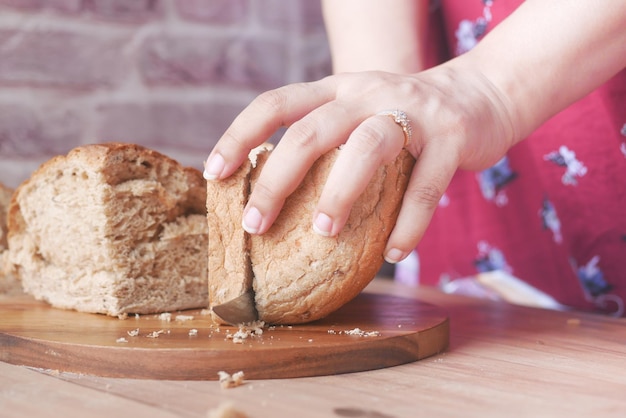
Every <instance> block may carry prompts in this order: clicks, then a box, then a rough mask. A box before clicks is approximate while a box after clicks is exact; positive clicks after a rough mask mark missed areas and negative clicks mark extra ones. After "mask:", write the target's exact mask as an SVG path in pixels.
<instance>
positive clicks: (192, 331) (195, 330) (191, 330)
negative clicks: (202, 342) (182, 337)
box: [189, 328, 198, 337]
mask: <svg viewBox="0 0 626 418" xmlns="http://www.w3.org/2000/svg"><path fill="white" fill-rule="evenodd" d="M197 335H198V330H197V329H195V328H193V329H190V330H189V336H190V337H195V336H197Z"/></svg>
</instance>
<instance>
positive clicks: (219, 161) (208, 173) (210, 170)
mask: <svg viewBox="0 0 626 418" xmlns="http://www.w3.org/2000/svg"><path fill="white" fill-rule="evenodd" d="M225 165H226V162H225V161H224V157H222V156H221V155H220V154H217V153H216V154H213V155H211V156H210V157H209V159H208V160H207V162H206V163H205V164H204V173H202V176H203V177H204V178H205V179H206V180H217V179H218V178H220V175H221V174H222V171H224V166H225Z"/></svg>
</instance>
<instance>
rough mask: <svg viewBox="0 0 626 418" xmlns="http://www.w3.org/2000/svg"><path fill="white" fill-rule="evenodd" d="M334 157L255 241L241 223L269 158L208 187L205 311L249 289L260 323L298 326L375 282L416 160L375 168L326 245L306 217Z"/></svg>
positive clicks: (323, 161)
mask: <svg viewBox="0 0 626 418" xmlns="http://www.w3.org/2000/svg"><path fill="white" fill-rule="evenodd" d="M340 152H341V150H340V149H337V150H334V151H331V152H329V153H327V154H326V155H324V156H322V157H321V158H320V159H319V160H318V161H317V162H316V163H315V164H314V165H313V167H312V168H311V169H310V171H309V172H308V174H307V176H306V177H305V179H304V181H303V182H302V183H301V185H300V186H299V188H298V189H297V190H296V191H295V192H294V193H293V194H292V195H290V196H289V197H288V198H287V200H286V202H285V205H284V207H283V209H282V211H281V214H280V215H279V217H278V218H277V219H276V221H275V223H274V224H273V225H272V227H271V228H270V229H269V230H268V231H267V232H266V233H265V234H262V235H252V236H251V235H249V234H247V233H246V232H245V231H244V230H243V229H242V227H241V220H242V214H243V209H244V206H245V204H246V201H247V198H248V195H249V193H250V190H251V189H252V188H254V184H255V182H256V180H257V178H258V175H259V173H260V171H261V169H262V167H263V165H264V163H265V161H266V160H267V158H268V155H269V151H263V152H261V153H260V154H258V155H256V156H255V158H253V159H252V161H247V162H245V163H244V164H243V165H242V166H241V167H240V168H239V169H238V171H237V172H236V173H235V174H234V175H233V176H231V177H229V178H228V179H225V180H223V181H219V182H207V219H208V224H209V302H210V306H211V307H213V306H216V305H220V304H223V303H225V302H228V301H230V300H232V299H234V298H236V297H237V296H239V295H241V294H243V293H245V292H247V291H249V290H250V289H251V288H252V289H253V291H254V303H255V308H256V311H257V312H258V317H259V319H260V320H263V321H265V322H266V323H270V324H298V323H305V322H310V321H314V320H317V319H320V318H323V317H325V316H326V315H328V314H330V313H331V312H333V311H335V310H336V309H338V308H340V307H341V306H342V305H344V304H345V303H347V302H349V301H350V300H351V299H353V298H354V297H355V296H356V295H357V294H358V293H360V292H361V290H363V288H364V287H365V286H366V285H367V284H368V283H369V282H370V281H371V280H372V279H373V278H374V277H375V275H376V273H377V272H378V270H379V269H380V267H381V265H382V263H383V251H384V248H385V245H386V242H387V239H388V237H389V234H390V233H391V230H392V228H393V226H394V225H395V222H396V219H397V216H398V212H399V208H400V204H401V201H402V197H403V195H404V191H405V190H406V187H407V185H408V180H409V177H410V173H411V170H412V167H413V164H414V162H415V160H414V158H413V157H412V156H411V155H410V154H409V153H408V152H406V151H404V150H403V151H402V152H401V154H400V155H399V156H398V157H397V159H396V160H395V161H394V162H392V163H390V164H388V165H386V166H383V167H380V168H379V169H378V171H377V172H376V173H375V174H374V176H373V178H372V180H371V182H370V184H369V185H368V187H367V189H366V190H365V192H364V193H363V194H362V195H361V196H360V198H359V199H358V201H357V202H356V203H355V205H354V207H353V209H352V211H351V214H350V217H349V219H348V222H347V223H346V225H345V227H344V229H343V230H342V231H341V233H340V234H339V235H338V236H337V237H332V238H329V237H323V236H320V235H318V234H315V233H314V232H313V231H312V228H311V223H312V214H313V211H314V209H315V205H316V204H317V201H318V200H319V197H320V195H321V192H322V188H323V186H324V184H325V182H326V179H327V177H328V174H329V172H330V169H331V168H332V165H333V163H334V161H335V160H336V158H337V156H338V154H339V153H340ZM254 160H256V161H254ZM216 319H217V320H218V321H219V320H220V318H216Z"/></svg>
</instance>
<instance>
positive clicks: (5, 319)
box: [0, 293, 449, 380]
mask: <svg viewBox="0 0 626 418" xmlns="http://www.w3.org/2000/svg"><path fill="white" fill-rule="evenodd" d="M179 315H184V316H187V317H190V316H193V319H189V318H187V319H186V320H182V319H185V318H184V317H179V318H178V320H177V319H176V318H177V316H179ZM356 328H358V329H359V330H361V331H362V332H359V331H358V330H356ZM193 329H195V330H197V335H193V332H191V333H190V330H193ZM136 330H138V335H136V336H131V335H130V334H133V331H135V332H137V331H136ZM237 331H238V328H236V327H228V326H218V325H216V324H215V323H213V321H212V320H211V318H210V315H207V314H206V312H205V311H202V310H199V309H198V310H188V311H183V312H172V314H171V320H170V321H167V320H164V319H162V318H161V317H160V316H159V315H140V316H129V317H128V318H127V319H118V318H112V317H107V316H104V315H98V314H87V313H80V312H74V311H66V310H61V309H55V308H52V307H50V306H49V305H47V304H45V303H43V302H38V301H35V300H34V299H32V298H31V297H29V296H22V295H20V296H17V297H11V298H4V299H0V360H2V361H5V362H8V363H12V364H16V365H24V366H30V367H37V368H44V369H52V370H59V371H65V372H74V373H84V374H93V375H98V376H108V377H125V378H143V379H170V380H216V379H217V378H218V374H217V373H218V372H219V371H226V372H228V373H234V372H237V371H243V372H244V373H245V377H246V379H274V378H293V377H305V376H321V375H329V374H339V373H349V372H357V371H365V370H374V369H380V368H384V367H390V366H396V365H400V364H405V363H409V362H413V361H416V360H420V359H423V358H425V357H428V356H431V355H433V354H436V353H439V352H441V351H443V350H445V349H446V347H447V346H448V340H449V324H448V317H447V315H446V314H445V312H442V311H441V309H439V308H437V307H435V306H432V305H429V304H425V303H422V302H419V301H416V300H414V299H405V298H399V297H394V296H386V295H379V294H372V293H362V294H361V295H359V296H358V297H357V298H355V299H354V300H353V301H351V302H350V303H348V304H346V305H345V306H344V307H343V308H341V309H340V310H338V311H336V312H335V313H333V314H331V315H330V316H328V317H327V318H325V319H323V320H320V321H316V322H313V323H309V324H303V325H294V326H277V327H265V328H264V329H263V333H262V334H261V335H253V336H249V337H247V338H245V339H244V340H243V342H241V343H235V342H234V339H233V338H230V337H232V335H233V334H235V333H236V332H237ZM346 331H353V332H352V333H347V332H346ZM366 333H375V334H377V335H369V336H368V334H366Z"/></svg>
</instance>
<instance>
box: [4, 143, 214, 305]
mask: <svg viewBox="0 0 626 418" xmlns="http://www.w3.org/2000/svg"><path fill="white" fill-rule="evenodd" d="M205 193H206V187H205V183H204V179H203V178H202V175H201V173H200V172H199V171H198V170H195V169H192V168H184V167H182V166H180V165H179V164H178V163H177V162H176V161H174V160H172V159H171V158H168V157H167V156H165V155H163V154H160V153H158V152H156V151H153V150H150V149H147V148H144V147H142V146H139V145H134V144H121V143H107V144H93V145H85V146H81V147H78V148H75V149H73V150H72V151H70V152H69V153H68V154H67V155H66V156H57V157H54V158H52V159H51V160H49V161H47V162H46V163H44V164H42V165H41V166H40V168H39V169H37V170H36V171H35V172H34V173H33V174H32V176H31V177H30V179H29V180H27V181H25V182H24V183H22V184H21V185H20V186H19V187H18V189H17V190H16V192H15V194H14V195H13V199H12V201H11V205H10V208H9V218H8V226H9V248H10V250H9V259H10V262H11V263H12V264H13V265H14V266H15V269H16V271H17V272H18V274H19V276H20V277H21V279H22V282H23V286H24V289H25V290H26V291H27V292H28V293H31V294H33V295H34V296H35V297H36V298H38V299H43V300H46V301H48V302H49V303H51V304H52V305H54V306H56V307H60V308H68V309H76V310H80V311H86V312H97V313H105V314H109V315H120V314H123V313H154V312H163V311H166V310H174V309H187V308H196V307H204V306H206V304H207V302H208V300H207V291H206V270H207V266H206V258H205V257H202V254H206V248H207V245H208V244H207V234H206V220H205V219H206V210H205V199H206V198H205Z"/></svg>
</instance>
